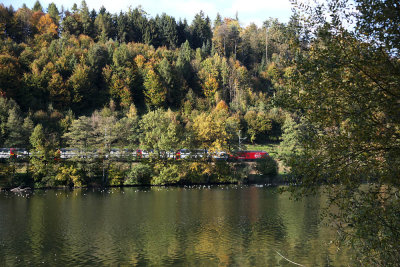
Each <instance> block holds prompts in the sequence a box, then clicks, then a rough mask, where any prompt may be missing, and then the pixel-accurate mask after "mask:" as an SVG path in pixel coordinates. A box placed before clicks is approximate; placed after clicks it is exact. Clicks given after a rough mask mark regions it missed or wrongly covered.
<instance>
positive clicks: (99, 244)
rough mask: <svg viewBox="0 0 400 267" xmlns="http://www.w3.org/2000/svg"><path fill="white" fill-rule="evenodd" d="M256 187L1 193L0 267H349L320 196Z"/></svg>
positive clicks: (346, 254)
mask: <svg viewBox="0 0 400 267" xmlns="http://www.w3.org/2000/svg"><path fill="white" fill-rule="evenodd" d="M276 191H277V190H276V189H274V188H268V187H260V186H258V187H257V186H211V187H206V186H198V187H182V188H178V187H170V188H163V187H153V188H140V189H139V188H112V189H106V190H101V189H78V190H72V191H67V190H47V191H42V190H37V191H34V192H33V193H30V194H22V195H19V194H14V193H11V192H1V193H0V266H90V265H91V266H102V265H107V266H143V265H145V266H169V265H173V266H295V265H294V264H292V263H290V262H289V261H287V260H286V259H284V258H283V257H285V258H287V259H288V260H291V261H294V262H296V263H299V264H302V265H305V266H348V265H352V264H350V257H349V255H348V252H346V251H345V250H337V249H336V247H335V246H334V245H333V244H332V243H331V241H332V240H334V232H333V231H332V230H330V229H329V228H327V227H325V226H323V225H319V224H318V222H319V218H320V213H321V212H322V210H321V205H322V203H323V197H321V196H319V197H318V196H317V197H312V198H307V199H304V200H302V201H293V200H291V199H290V197H289V194H278V193H277V192H276Z"/></svg>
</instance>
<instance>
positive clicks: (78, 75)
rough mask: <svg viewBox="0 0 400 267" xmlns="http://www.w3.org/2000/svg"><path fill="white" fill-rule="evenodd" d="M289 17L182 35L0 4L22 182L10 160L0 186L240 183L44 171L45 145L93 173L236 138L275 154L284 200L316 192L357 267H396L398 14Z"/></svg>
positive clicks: (124, 16) (48, 159) (6, 92)
mask: <svg viewBox="0 0 400 267" xmlns="http://www.w3.org/2000/svg"><path fill="white" fill-rule="evenodd" d="M293 4H294V10H295V12H294V13H293V16H292V17H291V19H290V21H289V22H288V23H280V22H279V21H277V20H274V19H269V20H266V21H265V22H264V24H263V26H262V27H258V26H256V25H255V24H251V25H249V26H247V27H243V26H242V25H241V23H240V20H239V18H237V17H236V18H221V17H220V16H219V15H218V16H217V17H216V18H215V19H214V20H211V19H210V18H209V17H207V16H206V14H204V13H203V12H200V13H198V14H197V15H196V16H195V17H194V19H193V21H192V22H190V23H188V22H187V21H185V20H184V21H176V20H175V18H173V17H171V16H168V15H167V14H161V15H159V16H156V17H155V18H152V17H150V16H148V15H147V14H146V12H145V11H144V10H142V9H141V8H140V7H137V8H135V9H129V10H128V11H126V12H121V13H119V14H110V13H109V12H107V10H106V9H105V8H101V9H100V10H99V11H95V10H92V11H89V8H88V7H87V5H86V3H85V2H84V1H83V2H82V3H81V4H80V7H78V6H77V5H74V6H73V7H72V8H71V10H59V9H58V7H57V6H56V5H54V4H50V5H49V6H48V7H47V13H46V12H45V11H44V8H43V7H42V6H41V5H40V3H39V2H36V4H35V5H34V7H33V8H32V9H30V8H28V7H26V6H23V7H21V8H19V9H17V10H14V8H13V7H5V6H4V5H0V27H1V31H0V34H1V37H0V42H1V46H0V48H1V51H0V53H1V54H0V93H1V97H0V131H1V136H0V145H1V146H2V147H24V148H27V149H29V150H31V151H32V152H33V154H32V156H31V160H30V162H29V166H28V167H26V173H27V175H26V176H25V178H24V176H21V175H17V174H16V173H17V172H16V169H18V165H17V163H15V162H12V161H11V160H10V162H9V163H8V164H5V165H2V170H1V177H2V178H3V179H5V178H4V177H6V179H8V180H7V181H10V179H11V180H12V181H13V182H14V184H18V183H21V182H24V181H27V179H28V178H26V177H30V178H29V179H33V181H32V180H31V183H34V184H35V185H36V186H38V187H40V186H54V185H75V186H76V185H79V186H80V185H92V184H101V183H108V184H116V185H117V184H123V183H125V184H140V183H153V184H171V183H179V182H180V181H184V182H202V183H207V182H210V181H216V182H225V181H232V179H233V180H235V181H239V180H240V179H243V177H245V176H246V175H247V174H248V173H246V171H245V169H246V168H245V167H243V166H232V165H240V164H229V163H226V162H212V163H208V162H201V161H199V162H182V163H180V164H177V163H176V162H170V161H154V162H151V163H140V164H136V165H134V166H131V167H128V168H127V169H124V168H123V167H121V166H119V165H117V163H116V162H110V161H105V160H103V161H102V160H101V159H98V160H94V159H88V158H84V159H80V160H78V159H76V160H73V161H68V162H66V163H64V164H62V163H60V162H55V161H54V160H53V158H54V152H55V150H56V149H57V148H60V147H74V148H78V149H80V150H82V151H89V150H93V149H96V150H97V151H98V153H100V154H101V155H104V157H103V159H104V158H105V155H106V154H107V151H110V149H111V148H116V147H117V148H121V149H122V148H131V149H136V148H139V147H140V148H143V149H149V150H150V149H152V150H154V151H156V152H157V151H158V152H159V151H163V150H165V151H169V150H175V149H178V148H202V149H203V148H204V149H208V150H209V151H221V150H224V151H232V150H235V149H237V145H238V139H239V136H238V133H240V132H241V133H242V134H243V136H247V137H248V141H249V142H250V143H263V142H271V141H277V142H279V141H281V142H280V145H279V158H280V160H281V161H282V162H283V163H284V164H285V165H286V167H287V169H286V170H287V171H289V174H288V175H287V177H286V179H287V182H288V183H290V184H292V185H294V186H291V187H288V189H287V190H292V191H293V192H295V193H297V194H299V195H306V194H315V193H318V192H319V191H320V190H322V189H321V187H320V186H321V185H325V187H323V191H324V192H325V193H326V194H327V196H328V200H327V202H328V204H330V206H334V207H335V208H336V209H333V210H335V211H336V212H332V213H331V214H329V216H331V218H332V221H333V222H334V223H335V227H337V229H338V233H340V234H341V235H340V237H341V241H344V242H347V244H350V245H352V246H353V248H354V249H355V250H356V251H357V253H358V254H357V259H358V260H359V262H360V264H361V265H368V266H370V265H377V266H396V265H397V264H398V262H399V260H400V259H399V254H398V251H400V248H399V244H400V242H398V241H399V239H400V225H399V220H398V218H399V214H400V201H399V199H398V196H399V194H400V192H399V189H400V183H399V181H400V176H399V175H400V167H399V166H400V116H399V114H400V58H399V55H400V52H399V51H400V32H399V29H400V28H399V25H400V6H399V3H398V1H393V0H372V1H370V0H368V1H367V0H356V1H351V2H350V1H339V0H329V1H326V3H322V4H318V3H315V5H314V6H307V5H304V4H298V5H297V4H296V1H294V3H293ZM273 163H274V162H273ZM273 163H271V162H269V163H268V164H271V165H273ZM264 167H265V166H264ZM260 169H262V168H261V166H260ZM10 173H12V175H9V174H10ZM105 173H106V174H105ZM104 177H107V178H108V179H105V180H104ZM29 179H28V180H29ZM367 184H368V185H369V186H366V185H367Z"/></svg>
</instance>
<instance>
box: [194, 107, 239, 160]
mask: <svg viewBox="0 0 400 267" xmlns="http://www.w3.org/2000/svg"><path fill="white" fill-rule="evenodd" d="M239 125H240V121H239V118H237V117H235V116H229V111H228V106H227V105H226V103H224V102H223V101H221V102H219V103H218V104H217V107H216V108H215V109H213V110H212V112H211V113H209V114H207V113H205V112H204V113H200V114H199V115H198V116H196V117H195V118H194V119H193V126H192V128H193V132H194V134H195V140H196V143H197V147H201V148H206V149H208V150H210V151H211V152H217V151H230V150H232V149H233V148H235V144H236V142H234V140H236V135H237V132H238V130H239Z"/></svg>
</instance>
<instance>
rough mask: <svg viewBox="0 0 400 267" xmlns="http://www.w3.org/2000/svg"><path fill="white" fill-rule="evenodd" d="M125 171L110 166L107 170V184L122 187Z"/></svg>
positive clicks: (113, 165)
mask: <svg viewBox="0 0 400 267" xmlns="http://www.w3.org/2000/svg"><path fill="white" fill-rule="evenodd" d="M124 177H125V171H123V170H121V168H119V167H118V166H117V165H115V164H111V166H110V169H109V170H108V183H109V185H116V186H119V185H123V184H124Z"/></svg>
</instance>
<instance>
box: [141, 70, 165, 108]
mask: <svg viewBox="0 0 400 267" xmlns="http://www.w3.org/2000/svg"><path fill="white" fill-rule="evenodd" d="M143 85H144V88H145V91H144V95H145V97H146V102H147V105H148V106H149V107H150V108H158V107H162V106H163V105H164V103H165V99H166V96H167V88H165V87H164V86H163V84H162V83H161V80H160V76H159V74H158V73H156V72H155V70H154V69H153V68H152V67H151V66H149V67H148V69H147V73H146V76H145V79H144V83H143Z"/></svg>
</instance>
